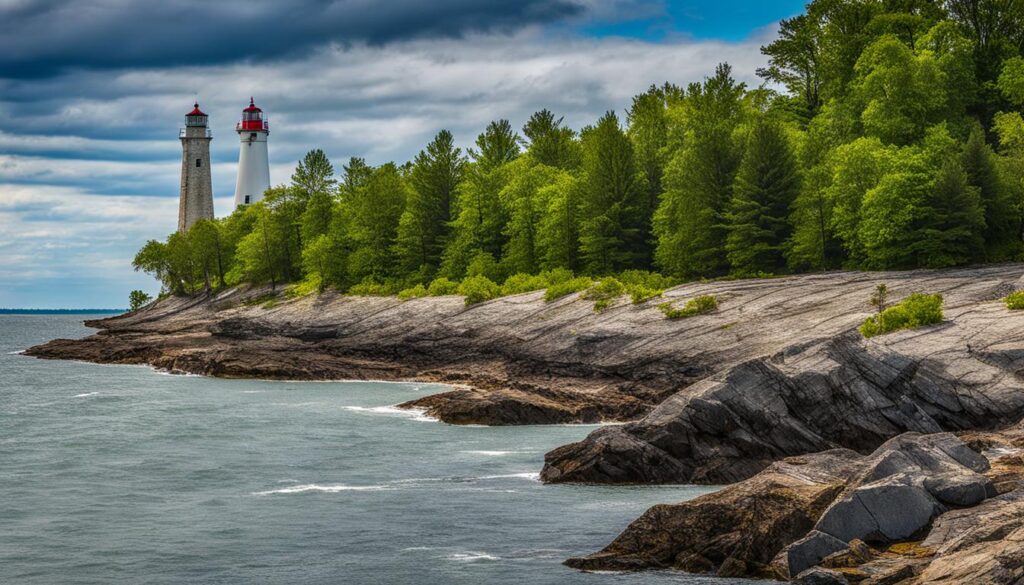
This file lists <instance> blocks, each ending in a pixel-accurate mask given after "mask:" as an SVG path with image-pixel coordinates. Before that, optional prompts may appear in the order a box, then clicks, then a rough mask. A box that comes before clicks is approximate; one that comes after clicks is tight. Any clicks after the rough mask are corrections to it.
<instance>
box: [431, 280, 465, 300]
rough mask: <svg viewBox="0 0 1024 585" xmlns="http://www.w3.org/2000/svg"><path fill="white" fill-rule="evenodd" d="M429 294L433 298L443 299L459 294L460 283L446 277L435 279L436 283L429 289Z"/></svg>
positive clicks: (432, 283)
mask: <svg viewBox="0 0 1024 585" xmlns="http://www.w3.org/2000/svg"><path fill="white" fill-rule="evenodd" d="M427 293H428V294H430V296H432V297H443V296H445V295H457V294H459V283H457V282H454V281H451V280H448V279H447V278H445V277H443V276H442V277H441V278H435V279H434V282H431V283H430V286H429V287H427Z"/></svg>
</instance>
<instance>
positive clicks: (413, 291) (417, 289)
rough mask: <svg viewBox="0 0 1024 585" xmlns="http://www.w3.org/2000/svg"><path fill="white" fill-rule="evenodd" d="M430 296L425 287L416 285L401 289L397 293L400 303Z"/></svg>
mask: <svg viewBox="0 0 1024 585" xmlns="http://www.w3.org/2000/svg"><path fill="white" fill-rule="evenodd" d="M428 296H430V291H428V290H427V287H425V286H423V285H422V284H417V285H416V286H414V287H411V288H407V289H403V290H401V291H399V293H398V299H399V300H402V301H408V300H409V299H418V298H420V297H428Z"/></svg>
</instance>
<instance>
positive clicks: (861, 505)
mask: <svg viewBox="0 0 1024 585" xmlns="http://www.w3.org/2000/svg"><path fill="white" fill-rule="evenodd" d="M944 511H945V508H944V507H943V506H942V504H940V503H939V502H938V501H937V500H936V499H935V498H933V497H932V496H931V494H929V493H928V491H927V490H925V489H924V488H923V487H921V486H919V485H915V483H914V482H913V481H912V480H911V479H910V478H908V477H906V476H903V475H896V476H892V477H889V478H885V479H882V480H879V481H877V482H874V483H870V484H867V485H862V486H858V487H856V488H855V489H854V490H853V491H851V492H850V493H848V494H847V495H846V496H844V497H843V498H841V499H840V500H838V501H836V502H835V503H833V504H832V505H831V506H829V508H828V509H827V510H825V513H824V514H822V516H821V518H820V519H819V520H818V523H817V524H816V525H815V527H814V528H815V530H820V531H821V532H824V533H826V534H830V535H832V536H834V537H836V538H838V539H840V540H842V541H844V542H849V541H850V540H853V539H855V538H856V539H860V540H864V541H867V542H896V541H900V540H905V539H909V538H910V537H912V536H914V535H915V534H918V533H920V532H922V531H923V530H925V529H926V528H928V526H929V525H930V524H931V521H932V519H933V518H935V517H936V516H938V515H939V514H941V513H942V512H944Z"/></svg>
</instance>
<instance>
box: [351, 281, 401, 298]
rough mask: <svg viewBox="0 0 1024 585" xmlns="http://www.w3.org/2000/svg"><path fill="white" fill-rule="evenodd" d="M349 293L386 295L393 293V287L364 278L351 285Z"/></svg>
mask: <svg viewBox="0 0 1024 585" xmlns="http://www.w3.org/2000/svg"><path fill="white" fill-rule="evenodd" d="M348 294H350V295H355V296H359V297H386V296H388V295H390V294H391V289H390V287H388V286H387V285H385V284H381V283H379V282H373V281H372V280H364V281H363V282H360V283H359V284H354V285H352V286H351V287H349V289H348Z"/></svg>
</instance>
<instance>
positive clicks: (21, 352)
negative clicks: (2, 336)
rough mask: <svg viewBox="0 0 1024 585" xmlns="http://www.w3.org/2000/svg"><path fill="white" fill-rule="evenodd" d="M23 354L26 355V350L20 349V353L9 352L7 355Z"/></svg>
mask: <svg viewBox="0 0 1024 585" xmlns="http://www.w3.org/2000/svg"><path fill="white" fill-rule="evenodd" d="M23 353H25V350H24V349H19V350H18V351H9V352H7V355H21V354H23Z"/></svg>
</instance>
